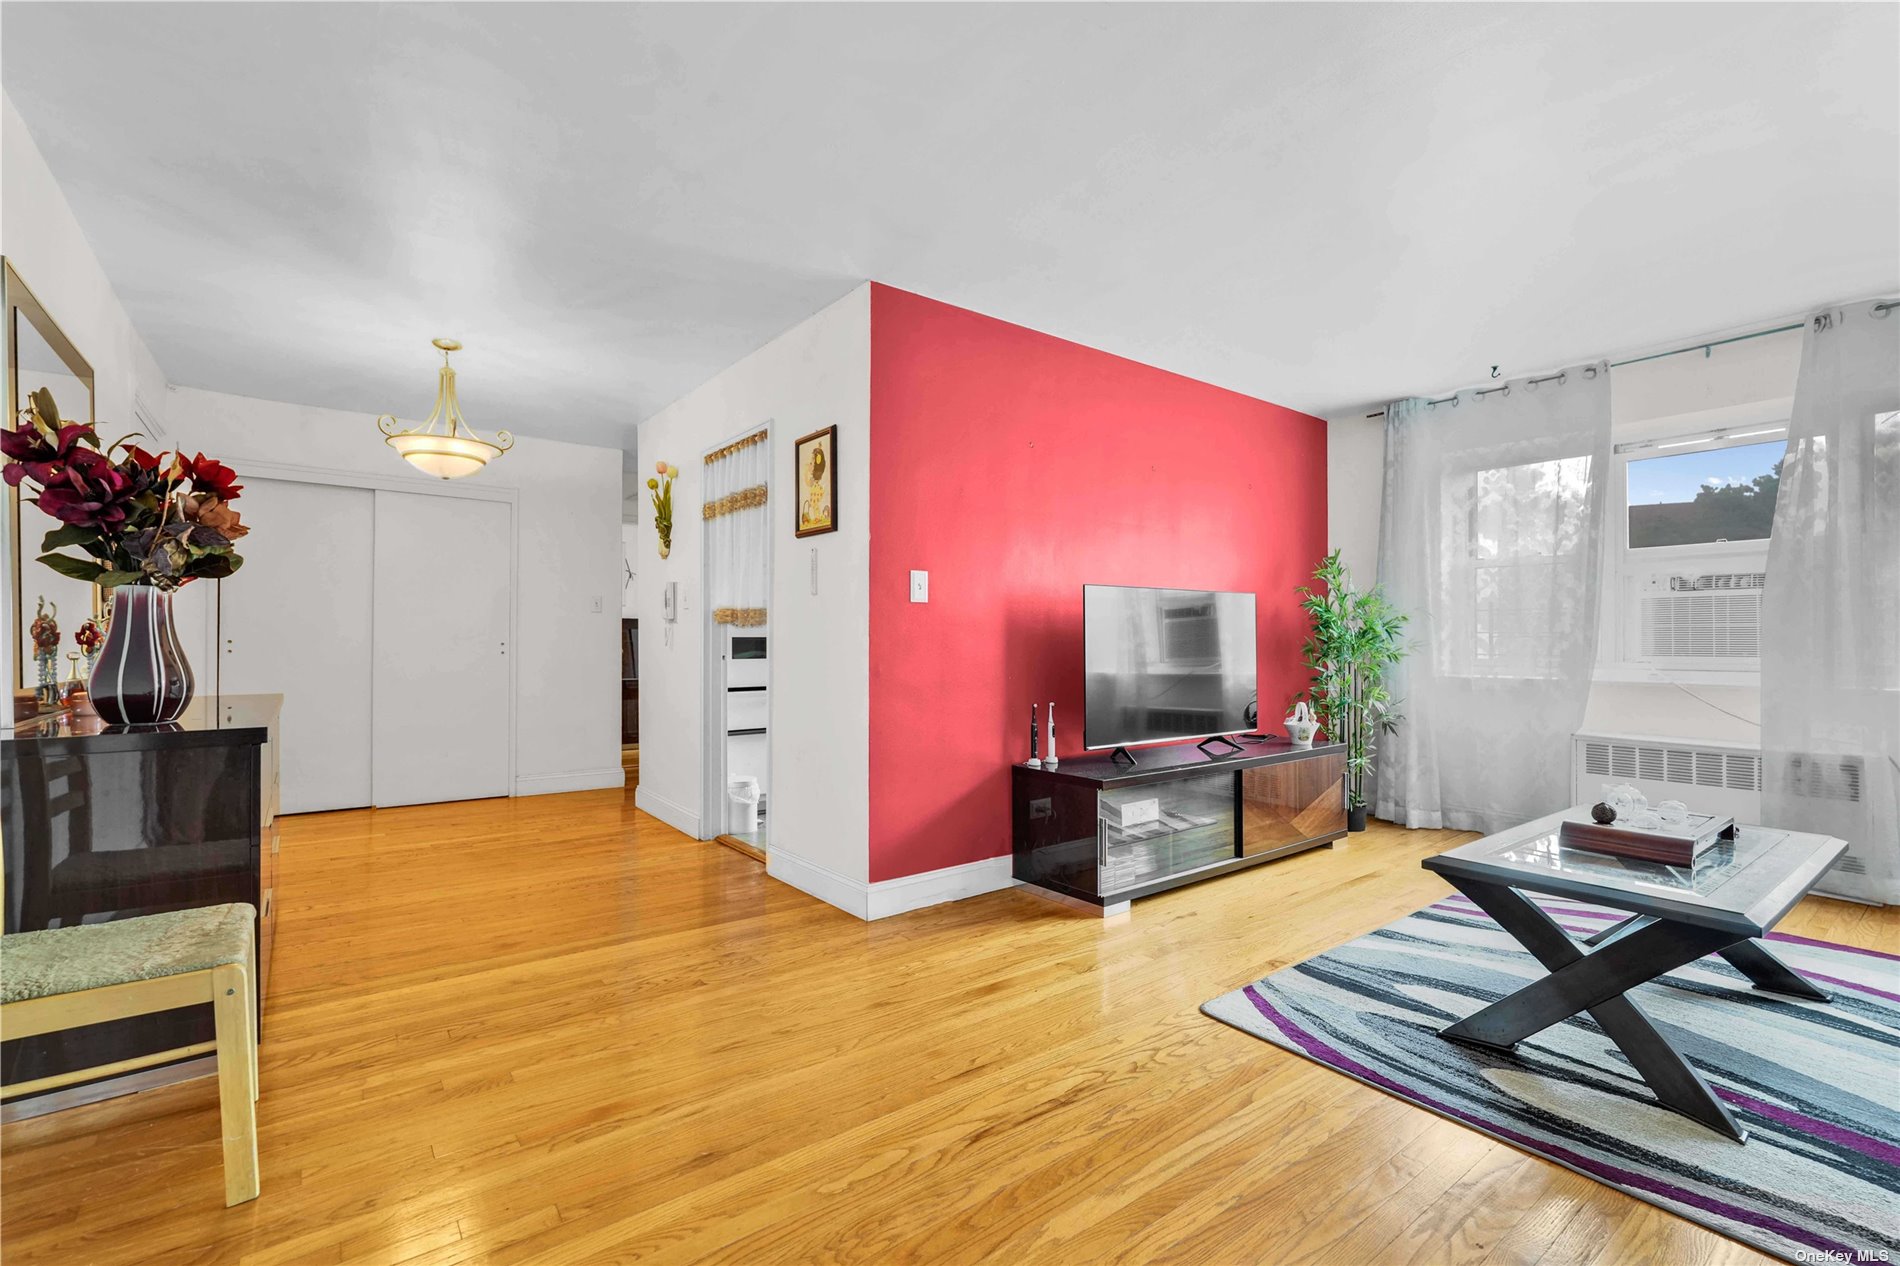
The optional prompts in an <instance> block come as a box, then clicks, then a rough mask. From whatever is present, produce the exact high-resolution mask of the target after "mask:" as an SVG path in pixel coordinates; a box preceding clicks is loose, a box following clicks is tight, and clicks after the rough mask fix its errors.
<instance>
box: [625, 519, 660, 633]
mask: <svg viewBox="0 0 1900 1266" xmlns="http://www.w3.org/2000/svg"><path fill="white" fill-rule="evenodd" d="M639 537H640V530H639V528H638V527H636V526H635V525H634V524H633V523H632V522H631V521H628V522H623V523H622V524H621V525H620V557H621V560H622V564H623V565H622V568H621V572H620V614H621V615H622V616H623V617H625V618H626V619H629V620H637V619H639V618H640V568H641V566H642V564H643V563H644V561H645V560H644V559H642V558H641V557H640V540H639ZM656 561H657V560H656Z"/></svg>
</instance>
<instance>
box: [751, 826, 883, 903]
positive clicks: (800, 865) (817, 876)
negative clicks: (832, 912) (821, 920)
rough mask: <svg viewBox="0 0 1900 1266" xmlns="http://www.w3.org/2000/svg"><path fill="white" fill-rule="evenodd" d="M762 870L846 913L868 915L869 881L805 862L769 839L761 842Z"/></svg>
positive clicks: (815, 863) (781, 881)
mask: <svg viewBox="0 0 1900 1266" xmlns="http://www.w3.org/2000/svg"><path fill="white" fill-rule="evenodd" d="M765 873H766V874H768V875H770V876H771V877H772V878H774V879H776V880H778V881H779V882H780V883H783V884H790V885H791V886H792V887H794V888H796V889H798V890H799V891H800V892H803V893H807V894H809V895H811V896H814V897H816V898H818V899H819V900H820V901H822V902H824V903H825V904H826V905H833V906H837V907H838V908H839V909H840V910H842V911H844V912H845V913H846V914H854V915H856V916H857V917H858V918H860V919H867V918H869V917H870V914H869V909H870V900H871V886H870V885H869V884H867V883H865V882H864V881H863V880H860V879H851V878H848V877H846V876H844V875H840V874H839V873H838V872H837V871H835V870H830V869H827V868H826V867H823V866H820V865H819V864H818V863H817V862H808V861H806V860H805V859H804V858H802V857H794V856H792V855H791V854H790V853H787V852H784V851H782V850H780V849H776V848H773V847H772V845H771V844H770V842H769V841H768V842H767V844H766V846H765Z"/></svg>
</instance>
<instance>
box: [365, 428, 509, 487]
mask: <svg viewBox="0 0 1900 1266" xmlns="http://www.w3.org/2000/svg"><path fill="white" fill-rule="evenodd" d="M389 446H390V447H391V448H393V449H395V450H396V451H397V452H398V453H401V454H402V455H403V458H404V460H406V461H407V462H408V463H409V464H410V465H411V466H414V467H415V468H416V469H417V470H419V471H421V472H422V473H423V474H425V475H434V476H435V477H436V478H438V479H460V478H461V477H462V476H463V475H472V474H474V473H475V472H476V471H478V470H480V469H481V468H482V467H484V466H486V465H487V464H488V459H489V458H491V457H498V456H500V455H501V452H502V450H501V449H500V448H498V447H496V446H495V445H493V444H490V443H488V442H487V441H486V440H476V439H470V438H468V437H467V436H465V435H429V434H426V433H424V434H419V435H392V436H390V437H389Z"/></svg>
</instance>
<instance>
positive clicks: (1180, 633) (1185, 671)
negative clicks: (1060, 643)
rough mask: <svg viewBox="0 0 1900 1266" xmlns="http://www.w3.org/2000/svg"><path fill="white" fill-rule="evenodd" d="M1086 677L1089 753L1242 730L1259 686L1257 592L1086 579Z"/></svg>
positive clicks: (1246, 728) (1085, 735)
mask: <svg viewBox="0 0 1900 1266" xmlns="http://www.w3.org/2000/svg"><path fill="white" fill-rule="evenodd" d="M1082 674H1083V712H1082V742H1083V745H1084V746H1085V747H1087V748H1089V749H1091V750H1096V749H1101V748H1111V747H1129V746H1132V745H1134V744H1137V743H1167V742H1173V741H1177V740H1180V739H1200V738H1213V737H1216V736H1218V735H1224V734H1244V733H1246V732H1247V731H1249V730H1251V729H1253V728H1254V727H1253V725H1252V724H1251V723H1250V722H1249V721H1248V719H1247V708H1248V705H1249V704H1251V703H1252V702H1253V700H1254V695H1255V691H1256V690H1257V689H1258V686H1259V681H1258V677H1259V665H1258V661H1257V659H1256V657H1255V653H1254V596H1253V595H1252V594H1250V593H1220V592H1217V591H1213V590H1207V589H1141V588H1133V587H1130V586H1125V585H1084V586H1083V587H1082Z"/></svg>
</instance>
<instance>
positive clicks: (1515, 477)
mask: <svg viewBox="0 0 1900 1266" xmlns="http://www.w3.org/2000/svg"><path fill="white" fill-rule="evenodd" d="M1609 473H1610V375H1609V367H1608V366H1607V365H1603V364H1597V365H1583V366H1578V367H1577V368H1574V369H1568V370H1565V371H1564V372H1563V373H1561V374H1553V375H1549V376H1546V377H1544V378H1542V379H1541V380H1536V381H1533V380H1530V379H1520V380H1516V381H1512V382H1508V383H1504V384H1501V385H1500V386H1498V387H1496V388H1485V389H1483V390H1481V391H1464V392H1460V393H1459V394H1458V395H1456V396H1454V397H1452V398H1451V399H1449V400H1441V401H1431V402H1428V401H1423V400H1401V401H1399V402H1397V403H1395V404H1393V405H1392V406H1391V407H1389V408H1388V409H1387V410H1386V440H1385V502H1384V518H1383V521H1382V523H1381V526H1380V531H1379V580H1380V582H1381V583H1382V584H1383V585H1384V586H1385V588H1386V593H1387V595H1388V596H1389V597H1390V598H1391V599H1392V601H1393V602H1394V603H1395V604H1396V605H1397V606H1398V608H1399V609H1400V610H1402V611H1404V612H1406V613H1407V614H1409V615H1410V616H1411V617H1412V620H1411V624H1410V626H1409V628H1408V631H1409V633H1410V634H1411V639H1412V646H1411V652H1410V654H1409V655H1408V656H1407V657H1406V658H1405V660H1404V661H1402V662H1401V663H1400V664H1399V666H1398V669H1397V671H1396V672H1394V673H1393V674H1392V682H1391V687H1392V691H1393V695H1394V697H1395V698H1396V699H1397V700H1398V707H1399V710H1400V712H1401V713H1402V715H1403V717H1404V719H1403V720H1402V721H1401V722H1400V724H1399V728H1398V731H1397V732H1396V733H1394V734H1388V735H1386V736H1385V737H1384V738H1383V739H1382V740H1381V743H1380V751H1379V760H1378V783H1377V788H1376V793H1375V795H1374V798H1373V810H1372V811H1373V813H1374V814H1376V815H1377V816H1379V817H1382V818H1389V819H1391V820H1393V821H1395V822H1401V823H1403V824H1404V825H1406V826H1414V827H1451V828H1454V829H1457V830H1469V831H1486V832H1490V831H1497V830H1502V829H1503V828H1505V827H1508V826H1513V825H1516V824H1517V823H1520V822H1524V821H1527V820H1529V819H1531V818H1533V817H1538V816H1540V815H1542V814H1546V813H1551V812H1554V811H1555V810H1558V809H1561V808H1563V807H1565V806H1566V805H1567V804H1569V803H1570V736H1571V734H1572V733H1573V732H1575V730H1576V728H1577V726H1578V724H1579V723H1581V722H1582V720H1583V709H1584V705H1585V704H1586V703H1587V702H1588V699H1589V691H1590V674H1591V666H1592V664H1593V663H1594V661H1595V659H1596V636H1597V588H1598V584H1599V583H1600V578H1599V574H1598V570H1597V568H1598V560H1599V558H1600V557H1601V553H1602V548H1603V518H1604V498H1605V481H1606V480H1607V479H1608V478H1609Z"/></svg>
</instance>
